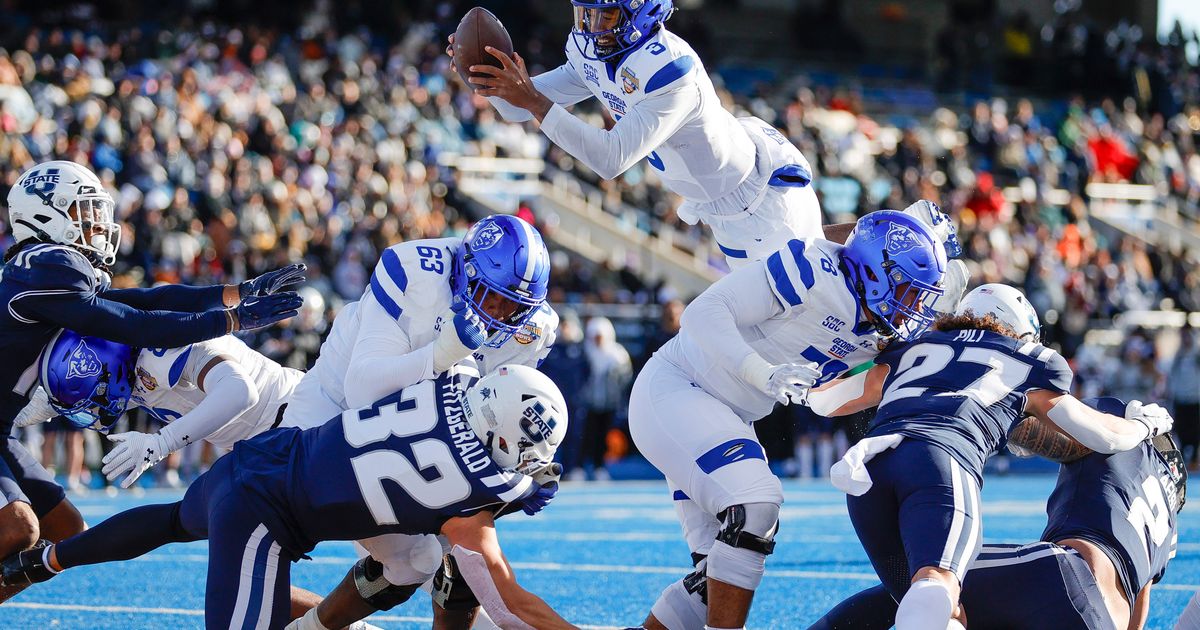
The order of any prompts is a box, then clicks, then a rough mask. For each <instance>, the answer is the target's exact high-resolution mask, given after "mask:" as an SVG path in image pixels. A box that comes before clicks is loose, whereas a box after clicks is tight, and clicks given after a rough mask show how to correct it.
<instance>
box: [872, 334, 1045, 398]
mask: <svg viewBox="0 0 1200 630" xmlns="http://www.w3.org/2000/svg"><path fill="white" fill-rule="evenodd" d="M953 359H954V348H951V347H950V346H945V345H942V344H936V343H923V344H918V345H915V346H913V347H912V349H910V350H908V351H907V352H905V353H904V356H902V357H900V364H899V365H897V366H896V378H895V379H894V380H893V381H892V382H891V383H890V384H889V385H888V390H887V393H886V395H885V396H884V398H883V400H881V401H880V403H879V404H880V406H883V405H886V404H888V403H890V402H892V401H896V400H900V399H901V398H912V397H913V396H924V395H925V392H926V390H928V389H929V388H927V387H917V386H908V384H909V383H913V382H916V381H919V380H921V379H923V378H925V377H927V376H932V375H934V374H937V373H938V372H941V371H942V370H944V369H945V368H946V366H947V365H950V361H951V360H953ZM958 360H959V361H964V362H967V363H976V364H979V365H983V366H986V367H987V368H988V369H987V371H985V372H984V373H983V375H982V376H980V377H979V378H977V379H975V381H974V382H972V383H971V384H970V385H967V386H966V387H965V388H963V389H962V391H960V392H942V393H940V394H938V395H939V396H958V395H966V396H970V397H971V398H974V399H975V400H976V401H977V402H978V403H979V404H980V405H981V406H983V407H990V406H992V405H994V404H996V403H998V402H1000V401H1001V400H1003V399H1004V397H1005V396H1007V395H1009V394H1010V393H1011V392H1012V391H1013V390H1014V389H1016V388H1017V387H1018V386H1020V385H1021V383H1023V382H1025V378H1026V377H1027V376H1029V371H1030V370H1031V369H1032V367H1031V366H1030V365H1029V364H1027V363H1022V362H1021V361H1018V360H1016V359H1014V358H1012V357H1010V356H1008V355H1006V354H1002V353H999V352H996V351H995V350H989V349H987V348H979V347H968V348H964V349H963V351H962V354H961V355H960V356H959V357H958Z"/></svg>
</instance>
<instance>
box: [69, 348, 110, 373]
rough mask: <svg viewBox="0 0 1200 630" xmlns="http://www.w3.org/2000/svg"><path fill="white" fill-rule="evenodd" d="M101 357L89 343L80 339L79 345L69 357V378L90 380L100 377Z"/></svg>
mask: <svg viewBox="0 0 1200 630" xmlns="http://www.w3.org/2000/svg"><path fill="white" fill-rule="evenodd" d="M101 365H102V364H101V363H100V356H99V355H97V354H96V351H95V350H92V349H91V348H89V347H88V345H87V342H85V341H84V340H82V339H80V340H79V345H77V346H75V349H74V350H72V351H71V355H70V356H69V357H67V378H88V377H91V376H99V375H100V370H101Z"/></svg>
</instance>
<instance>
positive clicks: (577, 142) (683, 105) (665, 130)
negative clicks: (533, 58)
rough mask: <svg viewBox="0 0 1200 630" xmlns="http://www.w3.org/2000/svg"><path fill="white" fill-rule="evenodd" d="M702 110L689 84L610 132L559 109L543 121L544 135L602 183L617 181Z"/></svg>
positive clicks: (633, 111) (633, 110) (648, 103)
mask: <svg viewBox="0 0 1200 630" xmlns="http://www.w3.org/2000/svg"><path fill="white" fill-rule="evenodd" d="M699 104H700V93H699V89H698V88H697V87H696V86H695V85H693V84H691V83H690V82H689V83H685V84H683V85H681V86H679V87H678V88H675V89H673V90H669V91H666V92H663V93H661V94H657V95H655V96H649V97H646V98H645V99H643V100H642V101H640V102H638V103H637V104H635V105H634V106H633V107H630V108H629V111H628V112H627V113H626V114H625V116H623V117H621V119H620V120H618V121H617V124H616V125H615V126H613V128H612V129H610V130H607V131H606V130H604V129H600V128H599V127H593V126H592V125H589V124H587V123H586V122H584V121H583V120H581V119H579V118H576V117H575V116H572V115H571V114H570V113H569V112H568V111H567V110H565V109H563V107H562V106H561V105H555V106H554V107H551V108H550V112H549V113H548V114H546V118H545V120H543V121H542V133H544V134H546V137H547V138H550V140H551V141H552V142H554V144H557V145H558V146H559V147H562V149H563V150H564V151H566V152H567V153H570V154H571V155H573V156H575V157H576V158H577V159H578V160H579V161H581V162H583V163H584V164H586V165H587V166H588V168H590V169H592V170H593V171H595V172H596V174H597V175H599V176H600V177H603V178H604V179H613V178H615V177H616V176H618V175H620V174H621V173H624V172H625V171H626V170H628V169H629V167H631V166H633V165H634V164H636V163H637V162H638V160H641V159H642V158H644V157H646V156H647V155H650V152H651V151H654V150H655V149H657V148H658V147H659V146H661V145H662V144H663V143H664V142H666V141H667V138H670V137H671V136H673V135H675V132H676V131H678V130H679V128H680V127H682V126H683V123H684V122H685V121H687V119H688V117H690V116H691V115H692V114H693V113H694V112H695V111H696V108H697V107H698V106H699Z"/></svg>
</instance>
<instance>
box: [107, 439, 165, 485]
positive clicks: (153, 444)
mask: <svg viewBox="0 0 1200 630" xmlns="http://www.w3.org/2000/svg"><path fill="white" fill-rule="evenodd" d="M108 439H109V440H110V441H112V442H115V443H116V446H115V447H113V450H112V451H110V452H109V453H108V455H105V456H104V460H103V462H102V463H103V464H104V467H103V468H101V469H100V472H102V473H104V476H105V478H107V479H108V480H109V481H113V480H115V479H116V478H117V477H118V476H120V475H121V474H122V473H126V472H127V473H129V474H128V475H127V476H126V477H125V478H124V479H122V480H121V487H122V488H128V487H129V486H132V485H133V482H135V481H137V478H138V477H141V476H142V473H144V472H146V471H147V470H150V468H151V467H152V466H154V465H155V464H157V463H158V462H160V461H162V459H163V458H164V457H166V456H167V455H170V454H171V449H170V448H169V446H168V445H167V440H166V438H164V437H163V436H162V435H159V434H158V433H139V432H137V431H128V432H126V433H117V434H115V435H110V436H108Z"/></svg>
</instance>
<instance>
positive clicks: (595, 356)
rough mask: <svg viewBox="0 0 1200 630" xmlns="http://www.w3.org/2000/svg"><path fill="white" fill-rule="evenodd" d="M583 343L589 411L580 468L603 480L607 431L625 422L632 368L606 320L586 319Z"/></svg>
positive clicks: (606, 473)
mask: <svg viewBox="0 0 1200 630" xmlns="http://www.w3.org/2000/svg"><path fill="white" fill-rule="evenodd" d="M584 344H585V345H584V351H585V353H586V354H587V360H588V364H589V365H590V366H591V378H590V379H589V380H588V384H587V389H586V390H585V391H586V394H587V401H588V411H587V420H586V422H585V423H584V433H583V466H584V468H585V469H587V472H588V473H589V475H590V478H592V479H599V480H606V479H609V474H608V468H607V463H606V461H605V453H606V452H607V450H608V437H609V431H610V430H611V429H613V428H614V425H615V424H616V423H617V422H623V421H624V419H625V413H626V405H627V404H628V402H629V385H630V382H631V381H632V379H633V371H632V369H633V366H632V365H631V363H630V360H629V353H628V352H626V350H625V347H624V346H622V345H621V344H620V343H619V342H618V341H617V333H616V330H615V329H614V328H613V325H612V322H611V321H609V320H608V318H605V317H593V318H591V319H589V320H588V323H587V341H585V342H584Z"/></svg>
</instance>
